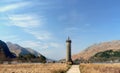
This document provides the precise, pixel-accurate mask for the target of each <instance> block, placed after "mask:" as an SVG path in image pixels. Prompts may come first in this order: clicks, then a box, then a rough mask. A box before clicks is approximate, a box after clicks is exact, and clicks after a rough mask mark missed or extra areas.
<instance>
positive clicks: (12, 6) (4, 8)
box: [0, 2, 31, 12]
mask: <svg viewBox="0 0 120 73" xmlns="http://www.w3.org/2000/svg"><path fill="white" fill-rule="evenodd" d="M30 4H31V2H19V3H13V4H9V5H5V6H1V7H0V12H7V11H10V10H14V9H17V8H21V7H24V6H27V5H30Z"/></svg>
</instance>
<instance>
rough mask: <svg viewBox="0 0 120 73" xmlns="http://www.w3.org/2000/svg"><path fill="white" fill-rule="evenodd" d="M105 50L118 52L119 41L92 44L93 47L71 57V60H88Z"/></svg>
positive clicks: (119, 47) (119, 48)
mask: <svg viewBox="0 0 120 73" xmlns="http://www.w3.org/2000/svg"><path fill="white" fill-rule="evenodd" d="M106 50H113V51H117V50H120V40H117V41H110V42H103V43H99V44H94V45H92V46H90V47H88V48H86V49H85V50H84V51H82V52H80V53H78V54H76V55H73V56H72V59H73V60H76V59H84V60H88V59H90V58H91V57H92V56H94V55H95V54H96V53H98V52H103V51H106Z"/></svg>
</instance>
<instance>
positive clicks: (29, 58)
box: [18, 54, 46, 63]
mask: <svg viewBox="0 0 120 73" xmlns="http://www.w3.org/2000/svg"><path fill="white" fill-rule="evenodd" d="M18 60H21V61H22V62H41V63H45V62H46V58H45V57H44V56H42V55H41V56H40V57H36V56H35V55H33V54H25V55H19V57H18Z"/></svg>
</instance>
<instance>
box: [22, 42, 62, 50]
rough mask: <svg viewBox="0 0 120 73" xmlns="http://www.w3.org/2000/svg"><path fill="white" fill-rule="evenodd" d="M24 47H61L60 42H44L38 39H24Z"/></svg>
mask: <svg viewBox="0 0 120 73" xmlns="http://www.w3.org/2000/svg"><path fill="white" fill-rule="evenodd" d="M21 45H22V46H24V47H31V48H34V49H48V48H59V47H60V45H59V44H58V43H54V42H49V43H43V42H38V41H23V42H22V43H21Z"/></svg>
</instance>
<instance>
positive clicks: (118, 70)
mask: <svg viewBox="0 0 120 73" xmlns="http://www.w3.org/2000/svg"><path fill="white" fill-rule="evenodd" d="M80 71H81V73H120V64H117V63H116V64H80Z"/></svg>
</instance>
